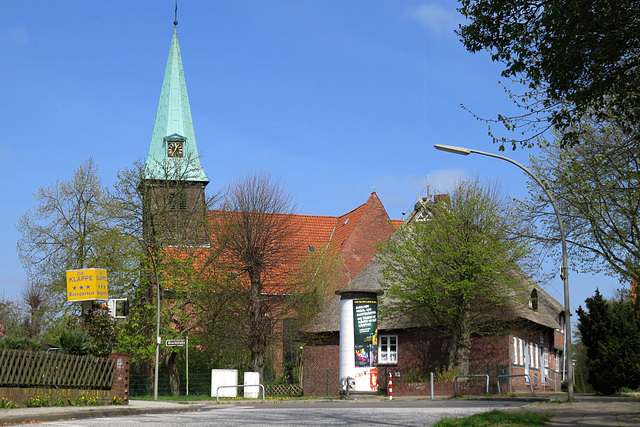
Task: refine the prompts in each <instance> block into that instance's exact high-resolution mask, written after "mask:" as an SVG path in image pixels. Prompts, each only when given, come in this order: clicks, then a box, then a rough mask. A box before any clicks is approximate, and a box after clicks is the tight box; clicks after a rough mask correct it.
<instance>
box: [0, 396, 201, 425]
mask: <svg viewBox="0 0 640 427" xmlns="http://www.w3.org/2000/svg"><path fill="white" fill-rule="evenodd" d="M204 406H206V405H203V404H198V403H175V402H154V401H146V400H130V401H129V404H128V405H122V406H117V405H116V406H113V405H106V406H63V407H56V406H54V407H48V408H16V409H0V426H8V425H16V424H32V423H34V422H47V421H60V420H82V419H88V418H100V417H121V416H125V415H132V414H134V413H135V414H169V413H176V412H192V411H198V410H200V409H201V408H203V407H204Z"/></svg>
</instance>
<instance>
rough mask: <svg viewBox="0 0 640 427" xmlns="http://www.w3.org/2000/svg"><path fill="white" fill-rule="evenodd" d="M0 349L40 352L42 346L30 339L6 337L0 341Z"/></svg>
mask: <svg viewBox="0 0 640 427" xmlns="http://www.w3.org/2000/svg"><path fill="white" fill-rule="evenodd" d="M0 349H7V350H30V351H39V350H42V345H41V344H40V342H39V341H37V340H34V339H31V338H25V337H19V338H14V337H11V336H8V337H5V338H2V339H0Z"/></svg>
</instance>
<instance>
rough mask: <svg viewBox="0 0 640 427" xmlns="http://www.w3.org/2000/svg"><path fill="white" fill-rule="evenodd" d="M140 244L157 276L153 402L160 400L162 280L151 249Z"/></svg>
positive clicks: (142, 242) (143, 242)
mask: <svg viewBox="0 0 640 427" xmlns="http://www.w3.org/2000/svg"><path fill="white" fill-rule="evenodd" d="M138 243H140V246H141V247H142V249H143V250H144V251H145V252H146V253H147V254H148V255H149V258H151V264H152V265H153V272H154V273H155V275H156V313H157V317H156V360H155V376H154V378H153V400H158V360H159V359H160V342H161V339H160V280H159V278H158V268H157V265H156V260H155V258H154V256H153V254H152V253H151V248H150V247H149V245H148V244H147V242H146V241H145V240H144V239H138Z"/></svg>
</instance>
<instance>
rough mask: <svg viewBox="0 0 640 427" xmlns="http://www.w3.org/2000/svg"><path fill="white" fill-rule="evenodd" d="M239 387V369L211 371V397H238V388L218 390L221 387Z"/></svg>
mask: <svg viewBox="0 0 640 427" xmlns="http://www.w3.org/2000/svg"><path fill="white" fill-rule="evenodd" d="M237 385H238V370H237V369H212V370H211V397H216V391H217V392H218V394H217V396H219V397H237V396H238V387H223V388H221V389H219V390H218V387H220V386H237Z"/></svg>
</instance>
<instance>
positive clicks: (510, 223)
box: [379, 179, 528, 374]
mask: <svg viewBox="0 0 640 427" xmlns="http://www.w3.org/2000/svg"><path fill="white" fill-rule="evenodd" d="M416 219H417V220H416ZM516 222H517V221H514V220H513V219H512V218H511V217H510V216H509V207H508V205H507V204H505V203H504V202H502V201H501V200H500V198H499V196H498V192H497V190H496V189H495V187H487V188H483V187H482V186H481V185H480V183H479V182H478V180H477V179H476V180H471V181H466V182H463V183H462V184H461V185H460V186H459V187H458V188H456V189H455V190H454V192H453V194H451V195H450V200H448V201H445V200H443V201H440V202H438V203H437V204H431V205H427V206H426V212H425V211H424V210H423V211H422V213H420V214H419V215H418V216H415V217H414V220H413V221H412V222H410V223H409V224H407V225H406V226H404V227H402V228H401V229H399V230H398V231H397V232H396V235H395V236H394V237H393V238H392V239H391V240H390V241H389V242H388V243H387V244H386V245H385V246H384V247H383V248H382V250H381V251H380V255H379V256H380V258H379V259H380V261H381V263H382V266H383V267H382V274H383V277H384V278H383V280H382V282H381V284H382V286H383V289H384V290H385V295H386V296H387V298H388V299H389V300H390V301H393V303H390V304H388V305H385V306H383V307H381V314H382V315H384V316H398V315H401V316H409V317H410V319H412V321H413V322H415V324H416V325H419V326H423V327H426V328H428V329H430V330H432V331H434V332H436V333H438V334H439V335H440V336H441V337H442V338H443V339H446V340H448V343H449V350H448V368H449V369H455V370H456V371H457V372H459V373H461V374H466V373H467V372H468V371H469V352H470V346H471V335H472V334H475V333H481V334H492V333H496V332H499V330H500V326H501V325H502V324H503V322H505V321H509V320H512V318H513V317H512V316H511V314H510V313H508V309H507V307H506V306H505V305H504V302H505V301H506V300H507V299H513V298H515V295H516V293H517V292H516V291H518V290H520V289H521V287H522V286H523V285H522V283H523V282H524V280H525V279H524V278H523V274H522V273H521V270H520V268H519V267H518V265H517V262H518V261H522V260H523V259H524V257H525V255H527V253H528V249H527V247H526V245H525V244H524V243H523V242H521V241H519V240H514V239H512V236H513V232H514V230H515V228H516V227H517V223H516Z"/></svg>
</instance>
